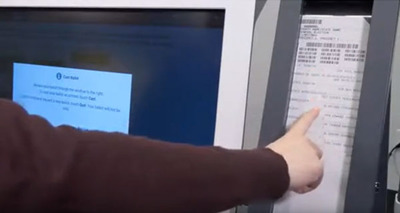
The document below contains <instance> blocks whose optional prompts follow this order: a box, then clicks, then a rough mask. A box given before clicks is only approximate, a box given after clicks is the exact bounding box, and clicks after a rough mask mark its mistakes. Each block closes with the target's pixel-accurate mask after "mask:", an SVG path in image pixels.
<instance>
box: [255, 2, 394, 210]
mask: <svg viewBox="0 0 400 213" xmlns="http://www.w3.org/2000/svg"><path fill="white" fill-rule="evenodd" d="M302 6H303V1H293V0H282V1H281V5H280V13H279V17H278V18H279V19H278V26H277V33H276V39H275V48H274V52H273V57H272V62H271V72H270V76H269V83H268V89H267V98H266V102H265V108H264V116H263V120H262V128H261V132H260V139H259V147H265V146H266V145H268V143H270V142H272V141H274V140H276V139H278V138H279V137H281V136H282V135H283V134H284V133H285V124H286V118H287V111H288V103H289V97H290V88H291V83H292V82H291V81H292V73H293V65H294V59H295V54H296V49H297V48H296V47H297V39H298V37H299V28H300V17H301V14H302ZM398 9H399V1H398V0H391V1H387V0H375V1H374V7H373V17H372V22H371V32H370V41H369V44H368V54H367V62H366V69H365V74H364V80H363V89H362V96H361V100H360V108H359V119H358V123H357V128H356V136H355V141H354V151H353V160H352V162H351V171H350V177H349V184H348V188H347V196H346V205H345V212H383V211H384V203H385V202H384V199H385V196H384V194H385V190H384V189H385V188H386V182H385V181H384V179H385V177H386V172H385V171H386V169H385V165H386V164H385V163H383V162H384V161H383V160H387V140H386V139H387V138H385V137H384V133H385V131H386V128H385V127H387V125H385V124H387V122H386V121H387V120H386V118H387V109H388V108H387V107H388V97H389V87H390V73H391V63H392V55H393V47H394V42H395V35H396V27H397V18H398ZM379 174H383V175H384V176H385V177H382V176H379ZM378 187H380V188H378ZM382 189H383V190H382ZM272 210H273V204H272V203H269V202H264V203H263V202H261V203H258V204H253V205H250V207H249V212H251V213H258V212H260V213H261V212H262V213H266V212H272Z"/></svg>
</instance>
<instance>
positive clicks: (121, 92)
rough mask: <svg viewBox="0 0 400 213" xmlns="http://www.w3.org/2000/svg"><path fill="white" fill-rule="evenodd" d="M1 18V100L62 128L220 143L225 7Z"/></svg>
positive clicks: (14, 13)
mask: <svg viewBox="0 0 400 213" xmlns="http://www.w3.org/2000/svg"><path fill="white" fill-rule="evenodd" d="M0 16H1V17H0V18H1V19H0V20H1V21H0V47H1V49H2V51H1V52H0V66H1V67H2V72H0V75H1V78H0V81H1V82H0V95H1V97H2V98H9V99H11V98H13V100H15V101H17V102H18V103H20V104H21V105H22V106H23V107H24V108H25V109H26V110H27V111H28V112H29V113H31V114H37V115H40V116H43V117H45V118H46V119H47V120H49V121H50V122H51V123H52V124H53V125H55V126H58V125H64V124H66V125H72V126H74V127H77V128H80V129H83V130H101V131H108V132H122V133H129V134H131V135H141V136H148V137H151V138H155V139H161V140H167V141H173V142H183V143H191V144H195V145H212V144H213V139H214V131H215V121H216V108H217V98H218V86H219V85H218V84H219V74H220V63H221V53H222V37H223V22H224V18H223V17H224V12H223V11H218V10H216V11H214V10H210V11H203V10H199V11H194V10H193V11H186V10H185V11H183V10H182V11H180V10H166V11H164V10H132V11H130V10H123V11H111V10H87V11H84V10H61V9H57V10H56V9H54V10H52V9H48V10H35V9H12V8H8V9H4V11H2V13H1V15H0Z"/></svg>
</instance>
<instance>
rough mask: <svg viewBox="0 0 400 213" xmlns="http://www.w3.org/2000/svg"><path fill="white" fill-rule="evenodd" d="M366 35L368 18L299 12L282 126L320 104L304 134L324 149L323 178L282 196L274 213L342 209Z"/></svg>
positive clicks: (364, 54)
mask: <svg viewBox="0 0 400 213" xmlns="http://www.w3.org/2000/svg"><path fill="white" fill-rule="evenodd" d="M368 35H369V23H368V17H361V16H316V15H305V16H303V18H302V24H301V33H300V38H299V44H298V50H297V58H296V64H295V70H294V76H293V82H292V90H291V98H290V103H289V112H288V120H287V126H288V127H289V126H290V125H291V124H292V123H293V122H294V121H295V120H296V119H297V118H298V117H299V116H300V115H301V114H302V113H304V112H305V111H307V110H309V109H311V108H312V107H320V108H321V114H320V116H319V117H318V119H317V120H316V121H315V123H314V124H313V126H312V127H311V128H310V130H309V132H308V134H309V137H310V138H311V140H313V141H314V142H315V143H316V144H317V145H319V146H320V148H321V149H322V150H323V151H324V157H323V161H324V166H325V172H324V179H323V181H322V183H321V185H320V187H319V188H318V189H317V190H315V191H313V192H311V193H309V194H306V195H298V194H295V193H289V194H287V195H286V196H285V198H283V199H282V200H281V201H279V202H277V203H276V205H275V206H274V213H291V212H296V213H303V212H307V213H314V212H315V213H317V212H325V213H339V212H343V210H344V200H345V196H346V188H347V180H348V174H349V167H350V160H351V154H352V147H353V139H354V133H355V127H356V120H357V113H358V106H359V98H360V93H361V84H362V78H363V71H364V64H365V57H366V51H367V43H368Z"/></svg>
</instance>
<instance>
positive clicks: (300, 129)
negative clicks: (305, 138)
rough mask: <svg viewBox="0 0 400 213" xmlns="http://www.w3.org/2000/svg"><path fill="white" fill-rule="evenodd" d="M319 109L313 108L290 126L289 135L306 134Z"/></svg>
mask: <svg viewBox="0 0 400 213" xmlns="http://www.w3.org/2000/svg"><path fill="white" fill-rule="evenodd" d="M319 112H320V110H319V108H313V109H312V110H310V111H308V112H306V113H304V114H303V115H302V116H301V117H300V118H299V119H298V120H297V121H296V122H295V123H294V124H293V126H292V128H291V129H290V130H289V133H294V134H301V135H304V134H306V133H307V130H308V129H309V128H310V126H311V125H312V123H313V122H314V120H315V119H316V118H317V117H318V115H319Z"/></svg>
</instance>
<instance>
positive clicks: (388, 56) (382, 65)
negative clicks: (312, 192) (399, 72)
mask: <svg viewBox="0 0 400 213" xmlns="http://www.w3.org/2000/svg"><path fill="white" fill-rule="evenodd" d="M398 12H399V1H398V0H391V1H388V0H375V2H374V7H373V12H372V22H371V29H370V38H369V44H368V53H367V59H366V65H365V71H364V79H363V88H362V93H361V98H360V107H359V111H358V121H357V127H356V134H355V139H354V145H353V156H352V161H351V167H350V176H349V182H348V187H347V196H346V202H345V212H349V213H350V212H384V208H385V200H386V196H385V194H386V174H387V146H388V141H387V138H386V136H387V135H385V133H387V129H388V125H386V124H387V122H388V117H387V113H388V102H389V92H390V80H391V66H392V58H393V48H394V45H395V38H396V31H397V21H398ZM382 167H385V168H382Z"/></svg>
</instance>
